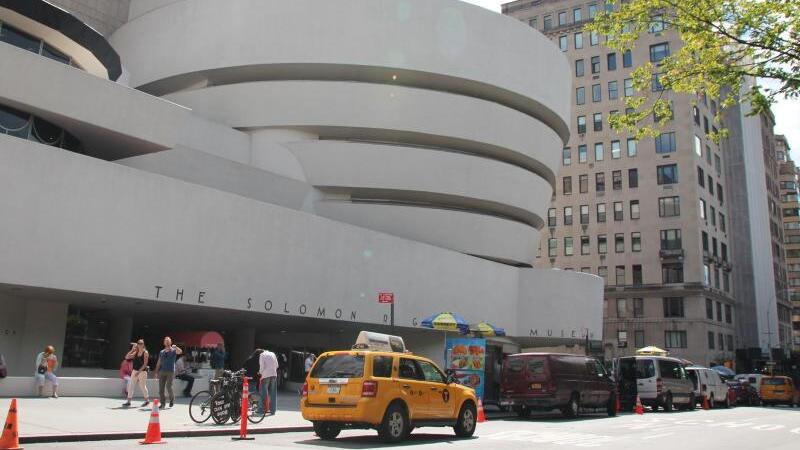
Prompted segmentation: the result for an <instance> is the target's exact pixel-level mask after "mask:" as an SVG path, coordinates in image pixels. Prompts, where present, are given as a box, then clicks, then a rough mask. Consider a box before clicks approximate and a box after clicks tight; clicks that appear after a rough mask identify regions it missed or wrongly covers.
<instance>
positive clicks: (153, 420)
mask: <svg viewBox="0 0 800 450" xmlns="http://www.w3.org/2000/svg"><path fill="white" fill-rule="evenodd" d="M139 443H140V444H166V443H167V441H162V440H161V425H160V424H159V423H158V400H153V411H152V412H151V413H150V423H148V424H147V433H146V434H145V436H144V440H143V441H139Z"/></svg>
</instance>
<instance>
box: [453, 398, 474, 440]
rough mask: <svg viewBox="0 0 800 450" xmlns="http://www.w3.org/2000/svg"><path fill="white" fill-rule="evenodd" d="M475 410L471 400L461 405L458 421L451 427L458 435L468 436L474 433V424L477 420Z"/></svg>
mask: <svg viewBox="0 0 800 450" xmlns="http://www.w3.org/2000/svg"><path fill="white" fill-rule="evenodd" d="M477 417H478V416H477V412H476V410H475V405H474V404H472V403H471V402H467V403H464V405H463V406H461V411H459V413H458V421H457V422H456V425H455V426H454V427H453V430H454V431H455V432H456V436H458V437H470V436H472V435H473V434H474V433H475V424H476V422H477Z"/></svg>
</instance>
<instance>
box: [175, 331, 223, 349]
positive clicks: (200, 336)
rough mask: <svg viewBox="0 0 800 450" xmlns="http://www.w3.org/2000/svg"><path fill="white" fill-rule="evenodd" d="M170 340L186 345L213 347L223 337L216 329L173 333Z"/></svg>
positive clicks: (221, 340)
mask: <svg viewBox="0 0 800 450" xmlns="http://www.w3.org/2000/svg"><path fill="white" fill-rule="evenodd" d="M172 342H174V343H176V344H179V345H185V346H187V347H215V346H216V345H217V344H219V343H220V342H223V343H224V342H225V339H223V338H222V335H221V334H219V333H217V332H216V331H184V332H181V333H175V334H173V335H172Z"/></svg>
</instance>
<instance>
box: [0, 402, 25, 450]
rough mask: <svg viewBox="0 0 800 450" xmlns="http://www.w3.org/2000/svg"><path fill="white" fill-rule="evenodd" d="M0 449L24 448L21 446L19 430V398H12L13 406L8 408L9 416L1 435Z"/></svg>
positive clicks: (14, 449) (16, 449)
mask: <svg viewBox="0 0 800 450" xmlns="http://www.w3.org/2000/svg"><path fill="white" fill-rule="evenodd" d="M0 449H3V450H22V447H20V446H19V431H18V429H17V399H15V398H12V399H11V406H9V408H8V417H6V423H5V425H3V434H2V435H0Z"/></svg>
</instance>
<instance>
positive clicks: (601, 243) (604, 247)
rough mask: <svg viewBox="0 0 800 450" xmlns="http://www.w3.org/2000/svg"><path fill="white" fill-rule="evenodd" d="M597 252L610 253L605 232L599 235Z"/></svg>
mask: <svg viewBox="0 0 800 450" xmlns="http://www.w3.org/2000/svg"><path fill="white" fill-rule="evenodd" d="M597 253H598V254H600V255H605V254H607V253H608V241H607V240H606V235H605V234H600V235H598V236H597Z"/></svg>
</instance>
